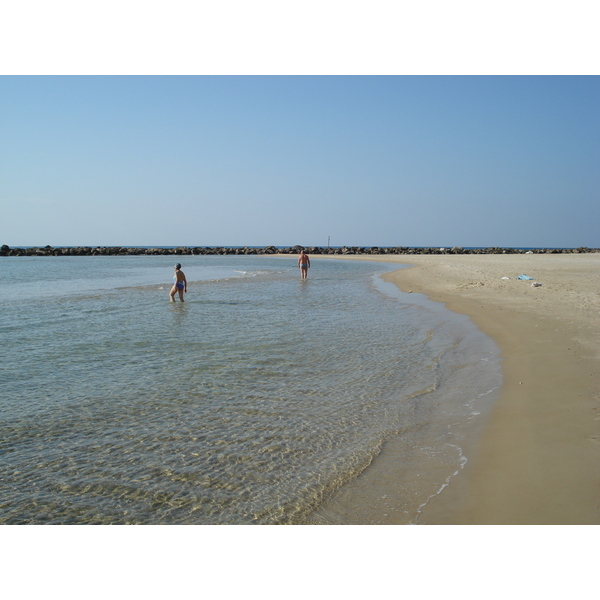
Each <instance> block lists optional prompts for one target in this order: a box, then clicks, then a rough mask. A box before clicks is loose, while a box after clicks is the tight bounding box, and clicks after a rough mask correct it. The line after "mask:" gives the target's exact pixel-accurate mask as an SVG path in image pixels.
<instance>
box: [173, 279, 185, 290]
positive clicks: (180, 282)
mask: <svg viewBox="0 0 600 600" xmlns="http://www.w3.org/2000/svg"><path fill="white" fill-rule="evenodd" d="M175 286H176V287H177V289H178V290H182V289H183V288H184V285H183V281H178V282H177V283H176V284H175Z"/></svg>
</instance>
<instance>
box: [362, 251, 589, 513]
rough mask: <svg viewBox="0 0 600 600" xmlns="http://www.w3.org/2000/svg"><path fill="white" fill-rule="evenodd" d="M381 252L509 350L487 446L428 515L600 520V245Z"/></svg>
mask: <svg viewBox="0 0 600 600" xmlns="http://www.w3.org/2000/svg"><path fill="white" fill-rule="evenodd" d="M356 258H359V257H356ZM362 258H363V257H360V258H359V259H362ZM377 260H384V261H385V262H398V263H403V264H409V265H412V268H404V269H401V270H398V271H394V272H391V273H389V274H386V275H384V279H386V280H388V281H391V282H393V283H395V284H396V285H398V287H399V288H400V289H401V290H403V291H405V292H413V293H422V294H426V295H427V296H428V297H429V298H430V299H432V300H434V301H438V302H443V303H445V304H446V306H447V307H448V308H449V309H450V310H453V311H456V312H458V313H463V314H467V315H469V316H470V317H471V319H472V320H473V321H474V323H475V324H476V325H477V326H478V327H479V328H480V329H481V330H482V331H484V332H485V333H487V334H488V335H490V336H491V337H492V338H493V339H494V340H495V341H496V343H497V344H498V346H499V347H500V349H501V354H502V370H503V386H502V390H501V392H500V396H499V398H498V400H497V401H496V403H495V404H494V406H493V407H492V410H491V413H490V416H489V420H488V422H487V424H486V426H485V428H484V432H483V435H482V436H481V439H480V440H478V441H477V443H476V446H475V447H476V448H477V451H476V452H475V453H474V456H472V457H469V461H468V463H467V465H466V467H465V468H464V469H463V470H462V471H461V472H460V473H459V474H458V475H457V476H456V477H454V478H453V480H452V482H451V484H450V485H449V486H448V487H447V488H446V489H445V490H444V491H443V493H441V494H439V495H438V496H435V497H433V498H432V499H431V500H430V501H429V503H428V504H427V505H426V506H425V507H424V508H423V511H422V514H421V517H420V519H419V521H420V522H421V523H428V524H599V523H600V376H599V369H598V366H599V359H600V319H599V318H598V317H599V309H600V254H598V253H591V254H519V255H502V254H498V255H495V254H494V255H476V254H473V255H418V256H412V255H411V256H402V255H395V256H386V257H378V258H377ZM522 274H525V275H528V276H529V277H532V278H534V279H533V280H519V279H517V277H518V276H519V275H522ZM534 281H535V282H537V283H540V284H541V285H540V286H535V287H534V286H532V283H534Z"/></svg>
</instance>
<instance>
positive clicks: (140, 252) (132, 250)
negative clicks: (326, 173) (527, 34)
mask: <svg viewBox="0 0 600 600" xmlns="http://www.w3.org/2000/svg"><path fill="white" fill-rule="evenodd" d="M302 249H303V250H305V251H306V252H307V253H308V254H315V255H374V256H381V255H386V254H388V255H398V254H401V255H407V254H408V255H420V254H425V255H452V254H586V253H594V252H600V248H587V247H579V248H504V247H489V248H483V247H481V248H478V247H472V248H468V247H467V248H463V247H457V246H454V247H452V248H450V247H448V248H444V247H436V246H433V247H432V246H430V247H425V246H423V247H402V246H331V247H329V246H326V247H323V246H299V245H296V246H264V247H259V246H173V247H170V246H60V247H52V246H44V247H41V246H17V247H13V248H11V247H9V246H7V245H6V244H5V245H3V246H2V247H0V256H170V255H174V256H185V255H188V256H190V255H192V256H214V255H253V254H256V255H265V254H266V255H271V254H298V253H299V252H300V250H302Z"/></svg>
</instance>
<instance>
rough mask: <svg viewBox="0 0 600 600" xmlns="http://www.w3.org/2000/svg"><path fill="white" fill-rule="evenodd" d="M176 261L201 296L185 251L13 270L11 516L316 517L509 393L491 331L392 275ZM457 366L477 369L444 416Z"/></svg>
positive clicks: (8, 364) (276, 262)
mask: <svg viewBox="0 0 600 600" xmlns="http://www.w3.org/2000/svg"><path fill="white" fill-rule="evenodd" d="M177 260H180V261H181V263H182V265H183V271H184V272H185V274H186V276H187V279H188V292H189V293H188V294H187V295H186V302H185V303H179V302H177V303H171V302H169V299H168V291H169V289H170V287H171V284H172V274H173V268H172V267H173V262H174V260H173V258H169V257H163V256H154V257H141V256H134V257H117V256H113V257H111V256H109V257H40V258H27V257H19V258H3V259H0V269H1V271H0V273H1V277H0V308H1V313H0V335H1V340H2V343H1V345H0V380H1V382H2V386H1V387H2V397H1V398H0V457H1V461H0V523H15V524H20V523H39V524H41V523H55V524H72V523H80V524H83V523H90V524H108V523H112V524H125V523H145V524H159V523H163V524H225V523H227V524H244V523H301V522H306V519H307V518H308V517H309V515H310V514H311V512H312V511H314V509H317V508H318V507H319V506H320V505H321V504H322V502H323V500H324V499H327V498H328V497H330V496H331V495H332V494H333V493H334V492H335V491H336V490H338V489H340V488H341V487H343V486H344V485H345V484H346V483H347V482H349V481H352V480H353V479H355V478H356V476H357V475H358V474H359V473H361V472H362V471H363V470H364V469H365V468H367V467H368V466H369V465H370V464H371V463H372V461H373V460H374V458H375V457H376V456H378V454H379V453H380V451H381V448H382V446H383V445H384V444H385V443H386V441H388V440H390V439H392V438H398V437H400V438H402V436H406V439H407V440H408V439H410V440H411V444H414V443H415V442H414V440H415V439H417V440H418V435H419V433H418V432H419V431H420V430H421V429H422V428H423V426H424V424H425V423H426V422H427V421H428V420H431V419H440V418H442V419H443V418H444V415H450V414H451V415H452V417H451V418H452V419H457V418H458V419H464V421H465V422H468V421H469V420H471V419H472V418H473V415H475V414H479V409H477V410H475V409H474V405H473V403H474V402H475V401H476V400H477V398H481V397H483V396H485V393H486V391H487V390H489V389H490V388H493V387H496V386H497V385H499V383H498V377H499V375H498V370H497V360H496V358H497V355H496V354H495V352H496V350H495V348H494V347H493V346H491V345H490V344H489V341H486V340H487V338H485V339H484V338H483V336H482V335H481V334H478V332H476V330H474V328H473V327H472V326H470V325H469V324H468V323H465V322H464V321H462V320H456V319H455V318H454V317H452V316H451V314H450V313H448V312H447V311H445V309H441V311H440V309H435V310H434V309H432V307H431V306H429V305H428V304H427V303H426V302H425V303H424V302H423V301H417V300H416V299H414V298H411V297H409V295H407V294H399V293H398V292H397V291H395V288H394V289H393V290H392V287H393V286H391V287H389V286H390V285H391V284H384V283H383V282H382V281H381V280H380V279H379V278H378V277H377V274H378V273H382V272H385V271H387V270H389V269H390V266H389V265H384V264H381V263H376V262H358V261H336V260H318V259H314V260H313V267H312V268H311V270H310V272H309V279H308V280H307V281H301V280H300V278H299V273H298V269H297V267H296V258H295V257H292V258H287V257H286V258H284V257H257V256H249V257H235V256H224V257H201V256H196V257H192V256H185V257H180V258H178V259H177ZM430 304H432V303H430ZM482 357H483V358H482ZM459 363H460V365H463V363H466V364H469V365H471V367H473V372H475V371H476V372H477V376H476V377H475V376H473V375H468V376H467V377H468V378H469V379H468V380H467V379H464V380H463V383H464V390H469V391H468V394H467V396H465V397H464V398H463V394H462V392H460V393H458V394H456V393H454V394H450V395H449V396H448V401H447V402H446V404H447V410H446V408H444V406H443V405H444V403H442V408H441V409H440V402H439V393H438V399H437V400H436V401H435V406H434V405H433V404H431V398H433V396H434V395H435V394H433V395H432V393H431V392H432V391H434V390H438V392H439V389H440V385H443V382H444V381H446V380H447V379H448V378H449V377H450V376H451V375H452V373H454V371H455V370H456V366H457V365H458V364H459ZM448 380H449V379H448ZM400 460H401V459H400ZM459 462H460V460H459V459H457V461H456V465H455V464H451V465H450V466H449V467H448V469H450V470H452V469H455V468H456V466H457V465H458V466H459V467H460V465H459ZM447 476H448V475H447V472H446V471H444V472H443V473H440V474H439V477H438V479H439V481H437V480H436V481H434V482H433V485H432V490H433V492H432V493H435V491H436V490H437V489H438V488H439V487H440V485H443V482H444V481H445V479H446V478H447ZM438 483H439V485H438ZM419 504H420V500H419V501H418V502H417V501H415V503H414V506H413V507H412V508H411V510H412V511H413V512H414V514H415V515H416V514H417V513H418V509H419Z"/></svg>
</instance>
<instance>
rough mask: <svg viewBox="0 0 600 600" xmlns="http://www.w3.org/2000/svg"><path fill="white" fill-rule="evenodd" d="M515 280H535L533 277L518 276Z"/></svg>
mask: <svg viewBox="0 0 600 600" xmlns="http://www.w3.org/2000/svg"><path fill="white" fill-rule="evenodd" d="M517 279H535V277H529V275H519V276H518V277H517Z"/></svg>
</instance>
